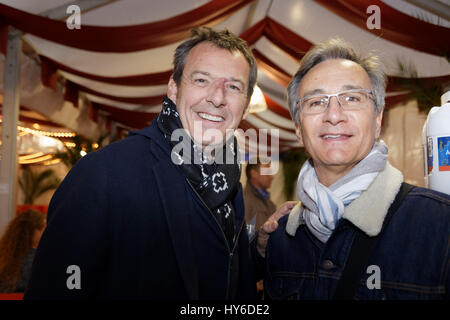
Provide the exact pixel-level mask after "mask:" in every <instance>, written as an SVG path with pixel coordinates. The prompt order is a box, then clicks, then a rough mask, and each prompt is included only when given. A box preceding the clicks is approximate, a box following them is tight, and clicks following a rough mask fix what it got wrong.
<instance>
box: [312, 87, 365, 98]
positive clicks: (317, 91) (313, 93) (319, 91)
mask: <svg viewBox="0 0 450 320" xmlns="http://www.w3.org/2000/svg"><path fill="white" fill-rule="evenodd" d="M353 89H364V88H363V87H361V86H355V85H352V84H346V85H343V86H342V87H341V90H353ZM315 94H325V91H324V90H323V89H314V90H310V91H307V92H305V94H304V95H303V97H308V96H312V95H315Z"/></svg>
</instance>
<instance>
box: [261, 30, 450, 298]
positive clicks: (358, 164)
mask: <svg viewBox="0 0 450 320" xmlns="http://www.w3.org/2000/svg"><path fill="white" fill-rule="evenodd" d="M385 79H386V78H385V75H384V73H383V71H382V66H381V63H380V61H379V60H378V59H377V58H376V57H375V56H368V57H367V58H361V57H360V56H358V55H357V54H356V53H355V52H354V50H353V48H351V47H350V46H349V45H348V44H347V43H345V42H344V41H342V40H339V39H332V40H329V41H327V42H325V43H321V44H319V45H317V46H316V47H314V48H312V49H311V50H310V51H309V52H308V53H306V55H305V56H304V57H303V59H302V60H301V62H300V68H299V70H298V71H297V73H296V74H295V76H294V78H293V79H292V81H291V82H290V84H289V87H288V103H289V108H290V112H291V115H292V117H293V119H294V120H295V127H296V134H297V136H298V138H299V140H300V142H301V144H303V145H304V147H305V149H306V151H307V152H308V153H309V154H310V156H311V159H309V160H308V161H306V162H305V164H304V165H303V166H302V168H301V170H300V174H299V177H298V185H297V194H298V198H299V200H300V201H301V203H300V204H299V205H297V206H296V207H295V208H294V209H293V210H292V211H291V212H290V214H289V215H288V216H284V217H282V218H281V219H280V220H279V221H278V219H279V218H280V215H274V216H272V218H270V219H269V221H268V222H266V224H265V225H264V226H263V231H262V232H261V235H267V234H268V233H271V232H273V233H272V234H271V235H270V238H269V240H268V243H267V247H266V248H265V249H266V250H264V241H258V244H259V246H258V247H257V248H258V250H259V252H260V253H261V255H262V256H265V257H266V261H265V262H266V264H265V265H266V274H265V282H264V288H265V289H266V296H268V297H270V298H272V299H376V300H378V299H443V298H447V299H448V298H449V290H450V274H449V264H450V260H449V256H450V252H449V250H450V247H449V243H450V196H449V195H447V194H443V193H439V192H436V191H433V190H429V189H424V188H419V187H413V186H410V185H407V184H405V183H403V175H402V173H401V172H400V171H399V170H397V169H396V168H394V167H393V166H391V165H390V164H389V162H388V160H387V159H388V147H387V145H386V144H385V143H384V142H383V141H381V140H378V138H379V135H380V130H381V120H382V115H383V107H384V97H385V82H386V80H385ZM277 226H278V228H277ZM274 230H276V231H274ZM261 235H260V237H259V238H258V239H259V240H261V239H260V238H261ZM263 240H264V237H263Z"/></svg>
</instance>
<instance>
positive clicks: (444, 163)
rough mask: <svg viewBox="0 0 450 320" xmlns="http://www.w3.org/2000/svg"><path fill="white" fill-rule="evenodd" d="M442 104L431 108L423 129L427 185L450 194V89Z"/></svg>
mask: <svg viewBox="0 0 450 320" xmlns="http://www.w3.org/2000/svg"><path fill="white" fill-rule="evenodd" d="M441 104H442V106H440V107H433V108H431V110H430V112H429V113H428V117H427V121H426V122H425V125H424V128H423V131H422V137H423V147H424V160H425V186H426V187H427V188H430V189H433V190H436V191H440V192H444V193H447V194H450V91H447V92H446V93H444V94H443V95H442V97H441Z"/></svg>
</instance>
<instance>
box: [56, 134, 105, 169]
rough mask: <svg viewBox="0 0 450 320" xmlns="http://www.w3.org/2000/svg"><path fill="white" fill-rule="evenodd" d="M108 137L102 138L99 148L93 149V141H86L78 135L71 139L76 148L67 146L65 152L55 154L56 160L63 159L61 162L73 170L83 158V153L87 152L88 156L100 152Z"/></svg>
mask: <svg viewBox="0 0 450 320" xmlns="http://www.w3.org/2000/svg"><path fill="white" fill-rule="evenodd" d="M106 137H107V135H104V136H102V137H100V139H99V141H98V148H94V147H93V145H94V143H93V142H92V141H91V140H89V139H85V138H83V137H81V136H78V135H77V136H75V137H73V138H71V139H70V142H72V143H73V144H74V145H75V146H73V147H67V146H65V149H66V150H65V151H64V152H57V153H56V154H55V158H58V159H61V161H62V162H63V163H64V164H65V165H66V167H67V168H69V169H71V168H72V167H73V166H74V165H75V163H77V162H78V160H80V159H81V158H82V157H83V155H82V152H83V151H84V152H86V154H87V153H89V152H92V151H96V150H98V149H99V148H101V146H102V142H103V141H104V139H105V138H106Z"/></svg>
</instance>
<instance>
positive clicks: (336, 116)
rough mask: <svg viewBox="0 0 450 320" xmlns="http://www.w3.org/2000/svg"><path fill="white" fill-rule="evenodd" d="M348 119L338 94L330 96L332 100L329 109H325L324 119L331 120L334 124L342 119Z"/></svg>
mask: <svg viewBox="0 0 450 320" xmlns="http://www.w3.org/2000/svg"><path fill="white" fill-rule="evenodd" d="M333 98H335V99H333ZM346 119H347V116H346V114H345V113H344V110H343V109H342V107H341V105H340V103H339V100H338V97H336V96H333V97H330V100H329V102H328V108H327V110H325V119H324V121H326V122H330V123H331V124H333V125H334V124H338V123H339V122H341V121H345V120H346Z"/></svg>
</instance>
